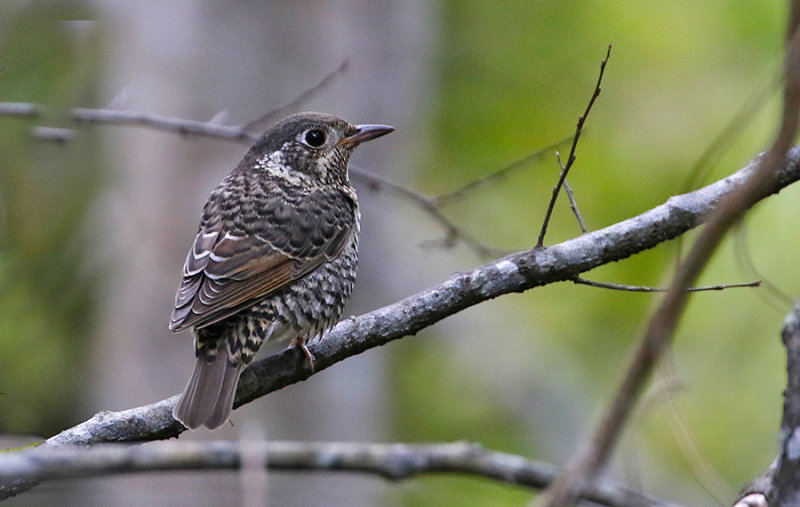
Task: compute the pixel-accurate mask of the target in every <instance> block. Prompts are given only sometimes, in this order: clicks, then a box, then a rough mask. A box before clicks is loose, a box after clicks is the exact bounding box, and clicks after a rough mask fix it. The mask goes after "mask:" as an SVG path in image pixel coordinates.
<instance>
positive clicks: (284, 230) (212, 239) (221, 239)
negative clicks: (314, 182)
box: [170, 178, 356, 331]
mask: <svg viewBox="0 0 800 507" xmlns="http://www.w3.org/2000/svg"><path fill="white" fill-rule="evenodd" d="M231 180H233V178H229V179H226V181H225V182H223V184H222V185H221V186H220V188H218V190H217V191H215V193H214V194H212V198H211V200H210V201H209V205H207V210H206V212H207V213H206V214H208V215H209V217H208V219H206V215H204V220H203V224H201V228H200V231H199V232H198V234H197V236H196V237H195V241H194V244H193V245H192V248H191V249H190V251H189V255H188V256H187V258H186V262H185V264H184V269H183V279H182V280H181V284H180V286H179V288H178V291H177V294H176V297H175V309H174V310H173V312H172V316H171V318H170V329H172V330H173V331H180V330H182V329H186V328H188V327H191V326H195V327H204V326H208V325H211V324H213V323H215V322H219V321H220V320H222V319H225V318H226V317H229V316H231V315H233V314H234V313H236V312H237V311H239V310H241V309H242V308H243V307H246V306H249V305H251V304H253V303H255V302H256V301H258V300H259V299H262V298H264V297H265V296H267V295H269V294H270V293H272V292H274V291H276V290H279V289H280V288H281V287H284V286H285V285H287V284H289V283H291V282H293V281H295V280H297V279H299V278H302V277H303V276H305V275H306V274H308V273H310V272H311V271H313V270H314V269H316V268H317V267H319V266H320V265H321V264H322V263H324V262H326V261H329V260H331V259H334V258H336V257H337V256H338V255H339V254H340V253H341V251H342V249H343V248H344V246H345V244H346V243H347V239H348V238H349V237H350V235H351V234H352V232H353V228H354V224H355V214H356V209H355V203H354V202H353V199H352V197H350V195H347V194H346V193H343V192H341V191H336V190H332V189H329V188H319V187H317V188H315V189H313V190H311V191H306V192H303V194H305V195H303V196H302V197H303V198H302V199H289V198H288V197H287V196H286V193H284V192H282V191H280V189H275V191H274V192H273V193H272V194H270V197H269V198H266V199H262V203H263V206H262V207H261V208H260V209H255V210H252V211H251V210H249V209H247V210H245V211H246V212H255V213H257V214H258V215H259V216H260V217H263V219H264V220H267V219H271V220H272V222H271V224H272V227H271V228H265V229H263V230H257V231H256V234H255V235H250V236H244V235H243V234H242V233H241V232H240V231H239V224H238V223H237V220H236V217H237V216H238V215H234V217H233V219H232V220H225V219H224V217H223V219H220V217H218V216H216V215H215V213H221V212H220V211H219V207H218V206H215V203H214V202H213V201H214V196H215V195H223V194H224V190H225V186H226V185H234V184H235V181H231ZM243 198H244V199H246V198H247V196H246V195H245V196H244V197H243ZM250 202H252V201H250ZM209 210H212V213H211V214H209V213H208V211H209ZM276 217H277V222H276V220H275V219H276ZM276 223H277V226H276ZM207 224H210V225H207Z"/></svg>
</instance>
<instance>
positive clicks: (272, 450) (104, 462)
mask: <svg viewBox="0 0 800 507" xmlns="http://www.w3.org/2000/svg"><path fill="white" fill-rule="evenodd" d="M243 463H244V464H243ZM250 466H256V467H269V468H270V469H272V470H292V471H305V472H333V471H345V472H363V473H368V474H373V475H378V476H381V477H383V478H385V479H389V480H405V479H409V478H412V477H414V476H417V475H420V474H431V473H455V474H467V475H474V476H478V477H489V478H492V479H495V480H498V481H500V482H504V483H507V484H514V485H519V486H526V487H530V488H535V489H541V488H543V487H545V486H547V484H549V483H550V481H552V480H553V478H554V477H555V474H556V470H555V467H553V466H552V465H549V464H546V463H540V462H536V461H530V460H526V459H524V458H522V457H521V456H516V455H513V454H507V453H502V452H492V451H487V450H486V449H484V448H483V447H482V446H480V445H478V444H470V443H466V442H457V443H451V444H431V445H408V444H364V443H345V442H286V441H278V442H251V441H247V442H226V441H219V442H178V441H171V442H156V443H152V444H148V445H144V446H130V445H110V444H105V445H99V446H94V447H92V448H75V447H64V448H58V449H47V450H44V451H43V450H41V449H30V450H26V451H22V452H16V453H5V454H0V479H11V478H14V479H27V480H37V481H44V480H47V479H63V478H80V477H98V476H107V475H117V474H125V473H134V472H154V471H177V470H183V471H186V470H237V469H240V468H244V467H250ZM584 498H585V499H587V500H590V501H592V502H596V503H599V504H602V505H612V506H626V505H641V506H648V505H663V502H659V501H658V500H655V499H653V498H648V497H646V496H645V495H642V494H640V493H637V492H635V491H631V490H629V489H627V488H625V487H623V486H621V485H618V484H615V483H611V482H606V483H603V484H600V485H598V486H597V487H596V488H594V489H592V490H591V491H587V492H586V494H585V496H584Z"/></svg>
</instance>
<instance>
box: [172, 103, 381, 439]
mask: <svg viewBox="0 0 800 507" xmlns="http://www.w3.org/2000/svg"><path fill="white" fill-rule="evenodd" d="M392 131H394V128H393V127H390V126H388V125H375V124H366V125H353V124H350V123H348V122H346V121H344V120H341V119H339V118H337V117H335V116H332V115H329V114H324V113H316V112H306V113H299V114H295V115H292V116H289V117H287V118H285V119H283V120H281V121H279V122H278V123H276V124H275V125H273V126H272V127H271V128H269V129H267V130H266V132H264V134H263V135H262V136H261V137H260V138H259V139H258V140H257V141H256V142H255V144H254V145H253V146H252V147H251V148H250V150H249V151H248V152H247V154H246V155H245V156H244V158H243V159H242V161H241V162H240V163H239V165H238V166H237V167H236V168H235V169H234V170H233V171H232V172H231V173H230V174H229V175H228V176H227V177H226V178H225V179H224V180H223V181H222V182H221V183H220V184H219V185H218V186H217V187H216V189H214V190H213V191H212V192H211V195H210V197H209V198H208V201H207V202H206V204H205V206H204V207H203V212H202V218H201V222H200V227H199V229H198V232H197V235H196V236H195V238H194V242H193V243H192V246H191V248H190V249H189V253H188V254H187V256H186V261H185V262H184V265H183V271H182V277H181V281H180V284H179V286H178V290H177V293H176V295H175V306H174V308H173V311H172V315H171V316H170V321H169V329H170V330H171V331H173V332H179V331H182V330H184V329H189V328H192V330H193V333H194V345H195V355H196V357H197V359H196V363H195V367H194V371H193V373H192V376H191V378H190V380H189V383H188V384H187V386H186V388H185V389H184V391H183V393H182V394H181V395H180V398H179V400H178V402H177V404H176V405H175V407H174V409H173V412H172V414H173V417H174V418H175V419H177V420H178V421H180V422H181V423H182V424H183V425H184V426H186V427H187V428H189V429H195V428H198V427H200V426H202V425H205V426H206V427H207V428H209V429H215V428H218V427H219V426H221V425H222V424H224V423H225V421H227V420H228V419H229V417H230V414H231V411H232V410H233V401H234V396H235V393H236V386H237V384H238V382H239V377H240V375H241V373H242V370H243V369H244V368H245V367H246V366H247V365H248V364H249V363H250V362H251V361H252V360H253V357H254V356H255V354H256V352H257V351H258V350H259V348H260V347H261V345H262V344H263V343H264V342H267V341H289V342H290V346H297V347H300V348H301V350H302V351H303V352H304V354H305V356H306V359H307V361H308V362H309V364H310V366H311V369H312V371H313V369H314V362H313V356H312V355H311V353H310V352H309V350H308V348H307V347H306V344H307V343H309V342H311V341H313V340H315V339H319V338H321V336H322V335H323V334H324V333H325V332H326V331H328V330H329V329H330V328H331V327H333V325H334V324H335V323H336V322H337V321H338V319H339V317H340V316H341V313H342V309H343V307H344V304H345V302H346V301H347V300H348V299H349V297H350V294H351V293H352V291H353V286H354V284H355V277H356V267H357V264H358V236H359V231H360V221H361V215H360V211H359V208H358V198H357V196H356V192H355V189H354V188H353V187H352V186H351V184H350V179H349V175H348V164H349V160H350V155H351V154H352V153H353V151H354V150H355V148H356V147H357V146H358V145H359V144H361V143H363V142H366V141H369V140H372V139H375V138H377V137H381V136H383V135H386V134H388V133H390V132H392Z"/></svg>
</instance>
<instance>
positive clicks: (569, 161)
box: [536, 44, 611, 248]
mask: <svg viewBox="0 0 800 507" xmlns="http://www.w3.org/2000/svg"><path fill="white" fill-rule="evenodd" d="M609 58H611V44H609V45H608V51H606V57H605V58H603V61H602V62H600V75H599V76H597V84H596V85H595V87H594V92H593V93H592V98H591V99H589V104H588V105H587V106H586V110H585V111H584V112H583V114H582V115H581V116H580V117H579V118H578V126H577V128H576V129H575V136H574V137H573V139H572V147H571V148H570V150H569V158H568V159H567V164H566V165H565V166H564V167H563V168H562V169H561V174H560V175H559V178H558V183H556V186H555V187H553V195H552V197H551V198H550V203H549V204H548V205H547V211H546V212H545V214H544V220H543V221H542V229H541V231H540V232H539V239H538V240H537V241H536V248H541V247H542V246H544V236H545V234H547V226H548V224H549V223H550V217H551V216H552V214H553V208H554V207H555V205H556V199H557V198H558V194H559V192H561V187H562V186H563V185H564V181H565V180H566V179H567V174H568V173H569V170H570V168H571V167H572V164H574V163H575V150H576V149H577V148H578V140H580V137H581V132H582V131H583V124H584V123H585V122H586V117H587V116H589V111H591V110H592V106H593V105H594V103H595V101H596V100H597V97H599V96H600V91H601V88H600V84H601V83H602V82H603V74H604V73H605V71H606V64H607V63H608V59H609Z"/></svg>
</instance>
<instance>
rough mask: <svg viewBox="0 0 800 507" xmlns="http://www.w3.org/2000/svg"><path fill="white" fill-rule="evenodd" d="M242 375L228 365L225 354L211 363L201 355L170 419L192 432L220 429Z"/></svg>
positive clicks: (240, 368) (231, 406)
mask: <svg viewBox="0 0 800 507" xmlns="http://www.w3.org/2000/svg"><path fill="white" fill-rule="evenodd" d="M241 373H242V366H232V365H231V364H230V363H228V358H227V354H225V353H218V354H216V355H215V356H214V358H213V359H212V360H211V361H209V360H208V359H207V358H206V357H204V356H203V355H200V357H198V358H197V363H196V364H195V367H194V373H192V378H191V379H189V384H188V385H187V386H186V389H184V391H183V393H182V394H181V397H180V399H179V400H178V403H177V404H176V405H175V408H174V409H173V410H172V416H173V417H175V419H177V420H179V421H180V422H181V423H183V425H184V426H186V427H187V428H189V429H192V430H193V429H195V428H198V427H200V426H201V425H203V424H205V425H206V427H208V428H209V429H212V430H213V429H214V428H218V427H220V426H222V424H223V423H225V421H227V420H228V417H230V415H231V410H233V397H234V395H235V394H236V385H237V384H238V383H239V375H240V374H241Z"/></svg>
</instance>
